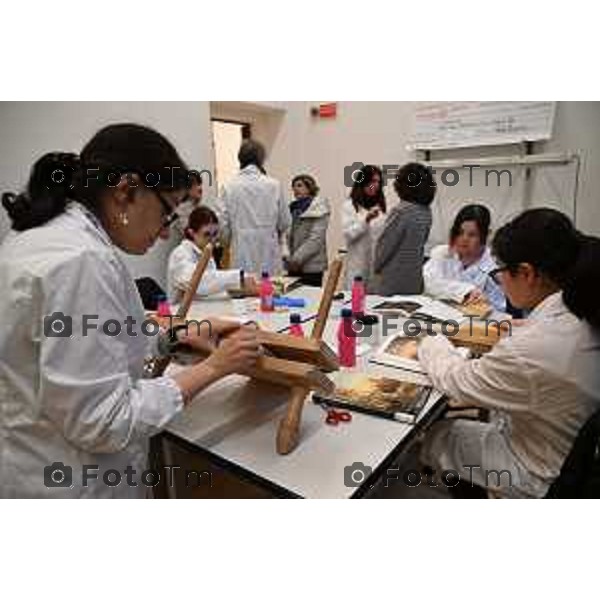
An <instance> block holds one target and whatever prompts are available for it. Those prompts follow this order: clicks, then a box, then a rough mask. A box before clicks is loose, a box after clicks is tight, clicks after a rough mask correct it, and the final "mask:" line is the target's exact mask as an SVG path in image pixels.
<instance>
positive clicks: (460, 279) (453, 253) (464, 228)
mask: <svg viewBox="0 0 600 600" xmlns="http://www.w3.org/2000/svg"><path fill="white" fill-rule="evenodd" d="M490 221H491V217H490V211H489V210H488V209H487V208H486V207H485V206H483V205H482V204H468V205H466V206H463V208H461V209H460V210H459V212H458V214H457V215H456V218H455V219H454V223H453V224H452V228H451V229H450V236H449V242H448V244H442V245H440V246H435V248H433V249H432V250H431V254H430V257H429V260H428V261H427V262H426V263H425V266H424V267H423V278H424V280H425V293H426V294H429V295H431V296H434V297H435V298H441V299H445V300H453V301H455V302H459V303H462V302H470V301H475V300H477V299H479V298H484V299H486V300H487V301H488V302H489V303H490V305H491V306H492V307H493V308H494V309H495V310H496V311H499V312H505V311H506V297H505V296H504V292H503V291H502V288H501V287H500V286H499V285H498V284H497V283H496V282H495V281H494V280H493V279H492V278H491V277H490V276H489V273H490V272H491V271H492V270H493V269H495V268H496V262H495V261H494V259H493V258H492V254H491V252H490V249H489V248H488V246H487V238H488V235H489V231H490Z"/></svg>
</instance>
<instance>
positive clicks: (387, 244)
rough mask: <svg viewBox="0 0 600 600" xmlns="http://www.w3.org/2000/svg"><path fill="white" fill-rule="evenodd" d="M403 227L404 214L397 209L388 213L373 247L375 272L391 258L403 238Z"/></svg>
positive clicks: (404, 221)
mask: <svg viewBox="0 0 600 600" xmlns="http://www.w3.org/2000/svg"><path fill="white" fill-rule="evenodd" d="M405 228H406V218H405V215H403V214H402V212H400V211H397V210H396V211H394V212H392V213H390V215H389V216H388V217H387V220H386V223H385V225H384V227H383V231H382V232H381V235H380V236H379V239H378V240H377V245H376V247H375V264H374V265H373V269H374V271H375V273H380V272H381V270H382V269H383V267H385V265H386V264H387V263H388V262H389V261H390V260H391V259H392V257H393V256H394V254H395V253H396V250H397V249H398V246H399V245H400V244H401V243H402V240H403V239H404V234H405Z"/></svg>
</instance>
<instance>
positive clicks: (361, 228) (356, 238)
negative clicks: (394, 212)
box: [342, 165, 386, 290]
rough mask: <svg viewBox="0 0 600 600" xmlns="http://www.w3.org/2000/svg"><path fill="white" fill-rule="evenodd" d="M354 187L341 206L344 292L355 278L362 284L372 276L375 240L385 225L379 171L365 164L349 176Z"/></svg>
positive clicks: (383, 198) (384, 210) (384, 206)
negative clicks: (344, 266) (361, 279)
mask: <svg viewBox="0 0 600 600" xmlns="http://www.w3.org/2000/svg"><path fill="white" fill-rule="evenodd" d="M352 179H353V181H354V184H353V186H352V191H351V192H350V197H349V198H348V199H347V200H345V201H344V204H343V207H342V233H343V235H344V241H345V243H346V252H347V255H346V283H345V287H346V289H348V290H349V289H351V287H352V282H353V281H354V278H355V277H362V278H363V281H364V283H365V285H366V286H367V288H368V286H369V282H370V281H371V279H372V276H373V261H374V254H375V246H376V243H377V238H378V236H379V234H380V233H381V230H382V228H383V225H384V223H385V213H386V203H385V196H384V194H383V188H382V173H381V169H379V168H378V167H375V166H373V165H365V166H364V167H362V168H361V169H358V170H356V171H354V173H353V174H352Z"/></svg>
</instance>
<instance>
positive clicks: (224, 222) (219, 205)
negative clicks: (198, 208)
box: [211, 186, 231, 244]
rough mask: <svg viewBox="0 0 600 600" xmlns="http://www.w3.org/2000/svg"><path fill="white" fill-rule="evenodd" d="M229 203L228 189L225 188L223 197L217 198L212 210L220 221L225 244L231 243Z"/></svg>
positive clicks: (222, 192)
mask: <svg viewBox="0 0 600 600" xmlns="http://www.w3.org/2000/svg"><path fill="white" fill-rule="evenodd" d="M228 202H229V198H228V194H227V187H226V186H223V188H222V189H221V195H220V196H219V197H217V198H215V200H214V201H213V202H212V205H211V208H212V209H213V210H214V211H215V213H216V215H217V218H218V219H219V229H220V232H221V239H222V240H223V242H224V243H225V244H230V243H231V215H230V214H229V208H228Z"/></svg>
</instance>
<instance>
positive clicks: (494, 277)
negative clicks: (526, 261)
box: [488, 265, 508, 285]
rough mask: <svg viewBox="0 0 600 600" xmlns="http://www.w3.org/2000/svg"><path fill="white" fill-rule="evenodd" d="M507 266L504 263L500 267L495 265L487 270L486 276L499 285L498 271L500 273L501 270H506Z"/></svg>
mask: <svg viewBox="0 0 600 600" xmlns="http://www.w3.org/2000/svg"><path fill="white" fill-rule="evenodd" d="M507 270H508V267H507V266H506V265H504V266H502V267H496V268H495V269H492V270H491V271H488V277H489V278H490V279H491V280H492V281H493V282H494V283H496V284H497V285H500V280H499V279H498V275H499V274H500V273H502V271H507Z"/></svg>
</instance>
